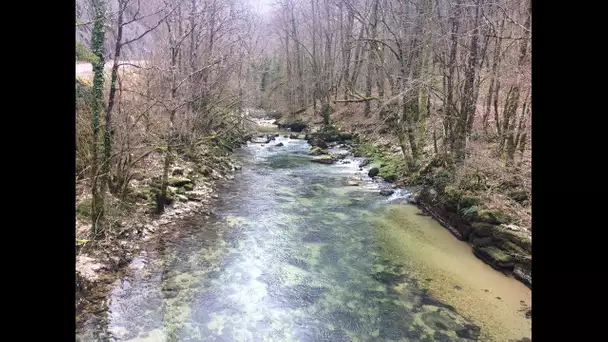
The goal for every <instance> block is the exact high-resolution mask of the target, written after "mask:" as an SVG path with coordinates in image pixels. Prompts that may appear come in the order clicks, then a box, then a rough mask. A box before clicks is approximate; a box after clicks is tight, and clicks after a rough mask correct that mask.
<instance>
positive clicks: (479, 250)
mask: <svg viewBox="0 0 608 342" xmlns="http://www.w3.org/2000/svg"><path fill="white" fill-rule="evenodd" d="M309 112H310V111H309ZM309 112H304V113H302V115H300V116H299V117H298V118H297V119H293V118H287V117H283V118H281V119H279V120H278V121H277V124H279V125H280V126H281V127H285V128H291V127H292V126H295V128H296V129H297V130H298V131H303V132H304V133H308V136H307V137H306V138H314V139H312V140H311V139H309V142H311V144H312V145H316V146H318V145H319V141H324V143H320V144H321V147H323V145H326V143H327V142H330V141H336V140H339V141H342V140H345V139H342V137H347V138H350V137H351V136H352V138H353V142H354V143H353V144H350V145H349V146H348V147H349V149H350V150H351V151H352V152H353V153H354V155H355V156H359V157H365V158H367V159H366V160H364V162H363V163H362V164H361V167H365V169H366V170H367V171H368V172H369V176H370V177H372V178H374V177H378V178H381V179H383V180H384V181H386V182H388V183H391V184H392V187H394V188H399V187H414V188H418V189H419V190H418V191H416V193H415V194H413V195H412V196H411V198H410V201H411V203H413V204H416V205H418V206H419V207H420V208H421V209H423V210H424V211H425V212H426V213H428V214H429V215H431V216H433V217H434V218H435V219H436V220H437V221H439V222H440V223H441V224H442V226H444V227H445V228H446V229H448V230H449V231H450V232H451V233H452V234H453V235H454V236H455V237H456V238H457V239H459V240H462V241H466V242H468V243H469V244H470V245H471V246H472V247H473V249H472V251H473V253H474V255H475V256H476V257H478V258H479V259H481V260H483V261H484V262H485V263H487V264H488V265H490V266H492V267H493V268H495V269H496V270H498V271H500V272H503V273H505V274H507V275H512V276H513V277H514V278H516V279H517V280H519V281H520V282H522V283H523V284H525V285H526V286H528V287H529V288H531V287H532V274H531V264H532V237H531V220H530V217H529V216H530V215H529V214H530V213H531V212H530V210H531V209H530V207H529V201H530V198H529V194H528V192H527V190H523V189H522V187H521V185H520V183H521V182H519V181H518V179H516V178H514V177H510V176H508V175H505V174H504V172H503V171H504V170H500V171H501V172H496V171H497V170H498V167H496V166H494V168H490V167H488V168H487V169H483V168H482V167H480V166H479V165H475V164H473V165H472V166H471V164H468V165H465V166H460V167H455V166H453V165H450V164H449V163H447V162H446V161H443V160H441V159H440V158H437V157H435V156H434V154H433V153H428V154H426V155H425V157H423V162H422V165H423V167H421V168H420V169H419V171H418V172H415V173H410V172H407V170H406V166H405V163H404V161H403V155H402V152H401V150H400V148H399V144H398V142H397V141H395V137H394V136H393V135H392V134H389V132H390V131H389V129H388V128H387V127H385V126H383V125H381V127H379V128H377V127H376V125H372V124H371V123H366V122H365V121H364V120H358V119H357V117H356V115H355V114H353V112H352V111H350V112H347V114H350V115H345V113H344V112H341V113H340V112H339V113H337V114H336V115H334V116H332V120H333V121H332V126H331V127H330V128H327V127H324V126H323V125H322V122H320V121H319V120H320V118H319V117H315V116H314V115H312V113H309ZM302 136H304V135H302ZM311 152H313V151H311ZM314 152H317V153H318V152H319V151H314ZM321 157H323V156H320V158H321ZM425 158H426V159H425ZM327 162H328V163H329V162H330V161H329V160H327ZM486 166H487V165H486ZM526 208H527V209H526Z"/></svg>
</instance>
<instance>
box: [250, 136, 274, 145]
mask: <svg viewBox="0 0 608 342" xmlns="http://www.w3.org/2000/svg"><path fill="white" fill-rule="evenodd" d="M251 142H252V143H253V144H268V143H269V142H270V139H268V137H256V138H253V139H251Z"/></svg>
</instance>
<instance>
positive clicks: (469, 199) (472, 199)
mask: <svg viewBox="0 0 608 342" xmlns="http://www.w3.org/2000/svg"><path fill="white" fill-rule="evenodd" d="M479 203H481V198H479V196H475V195H471V194H463V195H462V196H460V201H459V202H458V204H459V205H460V208H469V207H472V206H476V205H478V204H479Z"/></svg>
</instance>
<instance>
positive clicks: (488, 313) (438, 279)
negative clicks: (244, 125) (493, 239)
mask: <svg viewBox="0 0 608 342" xmlns="http://www.w3.org/2000/svg"><path fill="white" fill-rule="evenodd" d="M328 131H331V129H327V128H325V129H319V127H315V128H314V129H303V131H301V132H300V133H292V134H290V136H291V137H292V138H296V139H302V140H304V139H306V140H308V141H309V142H310V143H312V144H314V145H315V146H312V147H311V149H310V151H309V154H312V155H316V156H313V161H314V160H315V158H319V159H318V160H319V161H318V162H321V161H322V160H323V161H326V162H323V164H337V165H336V166H337V167H340V164H344V163H347V164H350V163H355V164H358V165H359V166H360V167H359V172H358V174H359V175H360V176H355V177H353V178H351V180H349V181H348V185H350V186H354V187H357V186H360V187H363V188H366V187H368V186H370V185H373V186H377V187H378V188H379V190H380V191H379V194H380V195H381V196H386V197H387V201H389V203H390V201H391V199H393V198H399V197H401V196H406V198H407V200H408V202H409V203H411V204H416V206H417V207H418V208H416V206H411V205H407V204H406V205H403V204H399V205H390V204H389V205H388V206H387V207H386V209H385V210H384V211H383V213H382V214H378V215H374V216H373V217H371V218H370V226H378V227H379V229H378V232H377V233H376V234H378V238H379V239H380V241H383V243H384V244H386V246H390V250H391V252H390V253H391V254H396V255H398V256H399V258H400V259H401V260H403V261H404V262H406V265H408V266H409V268H410V269H411V270H413V272H414V273H412V274H411V276H412V277H414V278H415V279H418V280H419V281H420V285H421V286H422V287H423V288H426V289H427V290H428V291H429V293H430V294H431V295H432V296H433V297H435V298H438V299H440V300H442V301H445V302H446V303H449V304H450V305H453V306H454V307H455V308H456V309H457V310H458V312H459V313H462V314H463V315H465V317H468V318H469V319H471V320H473V321H474V322H476V324H479V325H480V326H481V327H482V332H483V333H482V336H481V337H482V339H483V340H487V341H516V340H517V341H528V340H529V339H530V338H531V333H530V324H531V320H530V319H531V292H530V289H529V288H526V286H525V284H522V283H523V282H521V281H518V279H514V278H513V277H510V276H509V277H505V276H504V275H503V274H502V273H505V272H504V269H501V268H500V267H496V265H492V263H491V262H489V260H488V259H485V258H483V257H480V256H479V255H478V254H477V253H476V249H475V245H474V244H471V243H470V242H469V241H468V240H467V239H464V238H462V235H460V233H459V231H457V230H454V229H453V228H452V227H451V226H450V225H448V224H447V223H446V222H445V220H444V218H443V217H442V216H440V215H436V213H434V212H431V211H430V210H428V209H426V208H428V206H427V204H426V202H424V201H423V200H421V196H422V195H421V194H424V193H425V192H428V191H429V189H431V187H428V186H424V185H423V184H421V183H419V184H418V186H408V185H405V184H403V183H398V182H399V181H402V182H403V178H391V173H390V171H391V168H390V167H386V166H387V164H388V165H390V164H389V163H390V161H389V162H387V160H386V159H380V158H372V157H373V156H374V154H370V155H368V154H366V153H365V152H363V151H365V149H366V148H370V145H365V144H361V142H359V143H356V142H355V141H356V140H357V139H356V137H355V138H354V139H350V138H349V137H350V136H352V135H353V134H348V133H345V132H342V133H338V132H336V131H335V130H334V131H333V132H331V133H330V134H329V135H330V136H331V137H330V138H329V139H327V138H324V137H326V136H327V135H328V134H327V132H328ZM345 138H348V139H345ZM337 146H339V148H340V149H345V150H347V151H350V153H347V154H344V153H340V152H336V151H335V149H336V147H337ZM353 152H354V154H355V158H354V159H353V158H352V154H353ZM381 153H382V152H380V153H379V154H381ZM330 167H331V166H330ZM374 168H379V169H382V170H383V171H384V172H382V173H379V175H376V176H374V177H369V173H370V170H372V169H374ZM365 175H367V176H368V177H366V176H365ZM387 178H388V179H387ZM402 187H404V188H402ZM410 191H412V192H413V193H414V196H407V193H409V192H410ZM395 196H397V197H395ZM475 226H476V224H475ZM442 227H443V228H442ZM445 228H448V229H445ZM473 234H474V233H473ZM503 234H505V235H504V236H497V239H502V240H503V241H504V240H507V239H508V238H509V237H511V238H512V236H509V235H507V234H508V233H503ZM455 236H456V237H458V239H454V237H455ZM458 240H461V241H458ZM498 241H501V240H498ZM507 241H508V240H507ZM387 256H388V255H387ZM389 257H390V256H389ZM480 259H481V260H480ZM488 266H491V267H488ZM492 268H493V269H492ZM497 268H498V271H500V272H496V269H497ZM501 272H502V273H501Z"/></svg>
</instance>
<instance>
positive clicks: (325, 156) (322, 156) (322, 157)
mask: <svg viewBox="0 0 608 342" xmlns="http://www.w3.org/2000/svg"><path fill="white" fill-rule="evenodd" d="M331 158H333V156H332V155H331V154H323V155H320V156H319V157H317V159H331Z"/></svg>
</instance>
